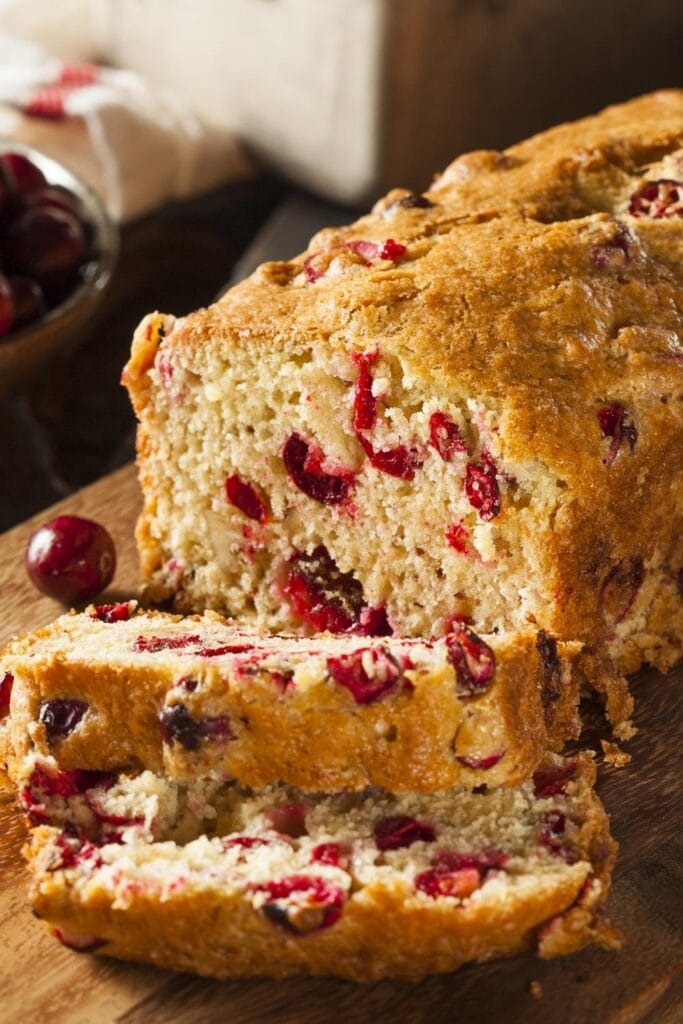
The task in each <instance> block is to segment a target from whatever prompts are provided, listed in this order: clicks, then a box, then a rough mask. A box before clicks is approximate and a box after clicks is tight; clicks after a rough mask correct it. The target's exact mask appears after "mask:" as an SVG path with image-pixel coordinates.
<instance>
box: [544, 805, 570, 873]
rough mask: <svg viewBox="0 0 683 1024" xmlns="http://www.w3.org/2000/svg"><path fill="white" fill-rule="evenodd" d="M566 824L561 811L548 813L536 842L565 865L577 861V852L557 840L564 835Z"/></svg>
mask: <svg viewBox="0 0 683 1024" xmlns="http://www.w3.org/2000/svg"><path fill="white" fill-rule="evenodd" d="M566 824H567V819H566V816H565V815H564V814H563V812H562V811H557V810H556V811H550V812H549V813H548V814H547V815H546V818H545V823H544V824H543V825H542V826H541V828H540V829H539V831H538V842H539V844H540V845H541V846H545V847H546V849H548V850H550V852H551V853H552V854H554V855H555V856H556V857H561V858H562V860H564V861H565V862H566V863H567V864H576V862H577V861H578V860H579V854H578V851H577V850H574V849H573V848H572V847H571V846H568V845H567V844H566V843H563V842H562V840H561V839H559V838H558V837H559V836H561V835H562V834H563V833H564V830H565V827H566Z"/></svg>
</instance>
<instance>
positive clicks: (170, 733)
mask: <svg viewBox="0 0 683 1024" xmlns="http://www.w3.org/2000/svg"><path fill="white" fill-rule="evenodd" d="M159 724H160V726H161V738H162V740H163V741H164V743H167V744H171V743H179V744H180V746H181V747H184V748H185V749H186V750H199V747H200V745H201V743H202V741H203V740H218V739H220V740H230V739H232V738H233V731H232V726H231V724H230V719H229V718H228V716H227V715H216V716H215V717H213V718H211V717H207V718H193V716H192V715H191V714H190V712H189V711H188V709H187V707H186V706H185V705H184V704H172V705H171V706H170V707H165V708H162V709H161V711H160V713H159Z"/></svg>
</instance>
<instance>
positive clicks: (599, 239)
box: [127, 90, 683, 671]
mask: <svg viewBox="0 0 683 1024" xmlns="http://www.w3.org/2000/svg"><path fill="white" fill-rule="evenodd" d="M682 148H683V93H681V92H679V91H675V90H670V91H661V92H658V93H654V94H652V95H650V96H645V97H642V98H640V99H637V100H633V101H632V102H630V103H626V104H622V105H620V106H617V107H611V108H609V109H608V110H606V111H604V112H603V113H602V114H600V115H598V116H596V117H592V118H587V119H584V120H583V121H578V122H576V123H574V124H571V125H563V126H560V127H558V128H554V129H551V130H550V131H548V132H544V133H542V134H540V135H538V136H535V137H534V138H533V139H529V140H527V141H526V142H523V143H521V144H520V145H518V146H513V147H511V149H509V150H508V151H507V152H506V153H504V154H498V153H488V152H480V153H472V154H466V155H465V156H463V157H460V158H459V159H457V160H456V161H454V163H453V164H452V165H451V166H450V167H449V168H448V169H447V170H446V171H445V172H444V174H443V175H442V176H441V177H440V178H439V179H438V180H437V181H436V182H435V184H434V186H433V188H432V189H431V190H430V191H429V193H428V196H429V198H430V200H431V201H432V202H433V203H435V205H434V206H433V207H432V208H428V209H424V208H415V207H412V208H411V207H405V206H404V207H401V206H400V205H398V206H397V205H396V200H397V199H400V198H401V196H402V195H405V193H401V192H394V193H390V195H389V196H388V197H387V198H386V199H385V200H383V201H382V202H380V203H379V204H378V205H377V207H376V208H375V211H374V212H373V213H372V214H369V215H368V216H367V217H364V218H361V220H359V221H358V222H356V223H355V224H354V225H351V226H349V227H348V228H344V229H329V230H326V231H324V232H321V233H319V235H318V236H316V238H314V239H313V240H312V242H311V246H310V248H309V250H308V251H307V253H305V254H304V255H303V256H302V257H301V258H299V259H297V260H294V261H291V262H290V263H271V264H265V265H264V266H263V267H261V268H260V269H259V270H258V271H257V272H256V273H255V274H254V275H253V276H252V277H251V278H250V279H249V280H247V281H245V282H243V283H242V284H240V285H238V286H237V287H236V288H233V289H231V290H230V291H229V292H228V293H227V294H226V296H225V297H224V298H223V299H222V300H221V301H220V302H219V303H217V304H215V305H213V306H211V307H210V308H209V309H205V310H200V311H198V312H197V313H194V314H191V315H190V316H189V317H186V318H185V319H184V320H183V321H181V322H179V324H178V325H177V327H176V329H175V330H174V332H173V344H174V346H176V348H177V350H178V351H182V352H183V354H184V358H185V359H186V360H188V361H189V363H190V364H192V363H193V361H195V362H196V361H197V360H196V358H195V357H197V356H198V354H199V353H200V352H201V351H202V350H203V349H204V348H205V347H206V346H207V345H208V346H211V347H214V348H215V350H216V351H218V352H220V353H222V354H223V356H224V358H225V359H226V360H227V359H229V356H230V353H231V352H232V351H235V350H239V349H241V348H243V347H245V346H249V349H250V350H251V351H253V352H254V353H255V354H258V353H259V352H262V353H266V352H273V351H280V350H281V351H282V352H287V351H292V352H293V351H297V352H299V351H305V350H306V348H307V347H308V346H310V345H312V344H315V345H317V346H322V347H326V348H327V349H329V351H330V352H331V353H334V352H335V351H340V350H344V351H346V350H348V349H349V348H351V349H354V348H355V349H358V348H362V349H363V350H367V349H368V348H370V347H371V346H372V345H373V344H375V343H378V344H379V343H380V342H381V346H382V350H383V352H386V353H388V354H389V355H390V356H391V357H392V358H394V359H396V360H398V361H399V362H400V364H401V366H402V367H403V368H404V370H405V372H406V373H408V374H409V375H410V376H411V377H412V379H414V380H415V381H419V382H421V386H422V387H423V389H424V390H425V391H426V392H427V393H429V394H430V395H434V396H435V397H442V398H443V399H444V400H446V399H447V398H448V397H449V395H451V396H452V395H453V394H458V395H461V396H462V395H469V394H471V395H474V396H476V397H477V398H478V399H481V400H483V401H485V402H486V403H487V405H488V406H489V407H490V408H492V409H494V410H495V412H496V415H497V421H498V424H499V427H500V430H499V433H498V443H499V447H500V454H501V457H503V458H505V459H508V460H511V461H514V462H516V463H521V464H524V463H525V462H528V461H529V460H533V462H534V464H536V465H540V466H542V467H544V471H545V472H547V474H548V477H549V478H550V479H552V480H553V481H559V484H558V486H560V487H561V489H562V492H563V495H564V497H563V499H562V502H561V503H560V505H559V507H558V508H557V509H556V510H555V513H554V514H553V517H552V519H551V521H549V522H547V523H546V524H544V525H543V527H542V528H541V529H539V531H538V534H537V536H536V546H537V556H538V565H539V573H540V576H539V580H538V585H539V587H541V588H542V591H543V593H544V595H545V598H546V602H545V607H544V609H543V611H542V613H541V614H540V616H539V618H538V624H539V625H540V626H542V627H543V628H545V629H547V630H549V631H550V632H553V633H554V634H555V635H557V636H560V637H562V638H578V639H580V640H582V641H584V642H586V643H589V644H596V643H600V642H605V643H607V644H608V645H610V649H611V650H612V653H614V654H615V656H616V658H617V662H618V668H620V669H621V670H622V671H623V670H627V671H633V670H634V669H636V668H637V667H638V665H639V664H640V663H641V662H642V661H643V660H644V659H645V658H647V659H648V660H649V661H651V662H653V663H654V664H656V665H659V666H660V667H661V668H663V669H665V668H668V667H670V665H671V664H672V663H673V662H674V661H675V660H676V658H678V657H680V654H681V649H682V646H683V599H682V596H681V594H680V589H679V587H678V585H677V583H676V579H677V574H678V572H679V570H680V568H681V565H682V564H683V551H682V550H681V539H680V538H681V536H682V535H683V508H682V501H681V495H680V480H681V467H682V466H683V429H682V420H681V394H682V383H681V382H682V380H683V373H682V372H681V360H683V350H682V349H681V347H680V345H681V343H680V333H681V302H682V294H683V293H682V289H681V258H682V255H683V222H682V221H681V219H680V217H677V216H673V217H661V218H654V217H638V218H634V217H632V216H630V214H629V200H630V197H631V195H632V194H633V193H634V191H635V190H636V189H637V188H638V187H639V186H640V185H641V184H642V183H643V182H644V181H646V180H648V178H649V177H650V172H649V170H648V168H649V166H650V165H652V164H653V163H655V162H657V161H661V160H665V159H669V158H671V159H672V160H673V156H672V154H674V153H675V152H676V151H679V150H681V149H682ZM679 159H680V158H679ZM667 166H668V165H667ZM662 173H664V172H662ZM666 174H667V176H669V177H671V175H673V171H671V170H668V171H667V172H666ZM681 176H682V175H681V173H679V174H678V177H679V178H680V177H681ZM620 232H621V233H622V234H623V233H624V232H626V234H625V235H623V237H624V238H626V239H627V241H624V242H623V245H624V246H625V247H626V248H625V249H624V250H623V251H622V250H619V252H618V253H617V255H618V256H619V255H620V254H621V256H623V257H624V258H623V261H622V265H619V266H609V267H603V266H602V265H601V263H600V260H598V259H597V257H595V255H594V254H595V253H596V252H609V251H610V247H612V250H613V251H615V252H616V250H617V249H618V248H619V246H618V245H617V246H616V248H615V238H616V239H618V238H619V237H620ZM387 235H391V236H392V237H393V238H395V239H397V240H399V241H400V243H401V244H403V245H406V246H407V252H406V256H405V258H402V259H401V260H399V261H398V262H396V263H391V264H389V265H387V264H386V263H383V264H381V265H380V266H370V267H367V268H365V270H364V272H362V273H360V272H350V273H344V272H343V271H344V269H345V268H346V267H347V265H348V268H350V270H351V271H357V270H358V266H357V264H358V263H359V259H360V258H359V257H358V254H357V253H355V252H354V251H353V250H348V249H342V250H340V248H339V247H340V246H343V245H344V243H346V242H349V241H351V240H354V239H358V238H362V239H366V240H370V241H373V240H374V241H379V240H384V239H386V237H387ZM332 255H333V256H334V259H335V260H337V262H338V264H339V265H340V267H341V271H342V272H340V273H335V274H332V275H329V276H325V275H324V274H323V275H322V276H320V277H319V279H316V280H315V281H314V282H313V283H311V282H310V281H308V280H307V279H306V274H305V273H304V269H305V260H306V259H309V258H311V257H314V258H315V259H316V260H322V261H323V264H321V266H322V268H323V269H325V265H326V264H325V261H326V260H327V261H329V259H330V258H331V256H332ZM361 262H362V261H361ZM316 266H317V264H316ZM141 345H142V342H141V341H140V338H139V336H137V340H136V342H135V343H134V353H137V352H138V350H139V348H140V346H141ZM143 363H144V361H143ZM127 384H128V387H129V389H130V392H131V397H132V400H133V403H134V405H135V408H136V412H137V414H138V416H139V417H140V418H141V420H142V421H143V424H142V427H141V433H140V442H139V462H140V473H141V482H142V486H143V491H144V492H145V496H146V506H145V511H144V512H143V517H142V520H141V524H140V527H139V529H138V543H139V545H140V550H141V555H142V560H143V573H144V575H145V577H147V578H150V577H152V576H153V575H154V573H155V572H157V571H159V570H160V569H161V567H162V566H163V564H164V562H165V560H166V559H167V558H168V557H169V552H168V550H165V547H164V542H163V538H161V537H160V536H158V535H155V531H154V530H153V529H152V527H151V523H152V521H153V520H154V515H155V509H154V493H155V488H156V486H157V483H158V482H157V480H156V478H155V477H154V475H153V474H151V473H150V471H149V466H150V462H151V460H152V459H153V458H158V457H159V456H158V453H156V451H155V445H156V439H153V437H152V434H153V432H154V430H158V429H160V425H159V424H156V425H155V423H154V417H153V416H150V410H149V400H150V395H149V385H148V379H147V377H146V373H145V372H144V370H143V369H142V368H141V363H140V359H139V356H138V355H137V354H134V356H133V359H132V362H131V364H130V365H129V369H128V374H127ZM609 403H622V404H623V405H624V406H625V407H627V408H628V410H629V413H630V415H631V416H632V417H633V421H634V423H635V424H636V427H637V431H638V439H637V443H635V444H634V446H633V450H632V451H629V452H628V454H627V455H623V456H622V457H620V458H617V459H615V460H613V461H611V462H609V461H608V460H607V459H604V458H603V457H601V456H602V452H603V448H604V439H603V437H602V436H601V430H600V426H599V423H598V419H597V411H598V409H599V408H600V407H601V406H604V405H605V404H609ZM513 514H514V509H511V508H510V507H509V506H507V507H506V506H504V507H503V509H502V510H501V513H500V516H499V517H498V520H497V522H498V523H500V524H501V525H503V526H504V525H505V523H506V521H509V517H511V516H512V515H513ZM158 532H159V531H158V529H157V531H156V534H158ZM629 566H631V567H632V570H633V571H632V573H631V577H630V578H629V573H628V571H627V570H628V567H629ZM641 570H642V574H643V576H644V580H645V582H644V584H643V586H647V585H648V581H650V580H651V581H653V584H652V588H651V589H652V593H651V599H650V600H649V601H648V603H647V605H646V606H644V607H643V608H639V609H638V613H637V614H638V617H639V618H640V619H642V621H641V622H639V624H638V626H637V627H635V626H634V629H633V630H631V625H630V623H628V622H625V623H624V622H622V619H623V618H624V608H625V607H626V605H628V602H629V588H630V587H632V586H635V582H634V581H637V578H638V577H639V574H640V573H641ZM615 574H616V575H615ZM615 580H616V581H617V582H618V581H619V580H621V583H622V591H623V592H622V593H621V594H619V593H617V594H616V596H614V594H613V593H612V592H613V590H614V585H615ZM152 585H153V587H155V588H156V590H157V592H158V593H162V592H163V591H164V585H163V583H162V582H161V580H160V578H157V579H156V580H154V581H153V584H152ZM610 588H611V589H610ZM175 589H176V588H175V587H173V585H172V584H171V585H169V586H168V587H167V588H166V592H167V593H168V591H169V590H170V591H174V590H175ZM610 595H611V596H612V600H611V606H610V600H608V597H609V596H610ZM206 596H207V594H206V593H205V592H202V591H201V589H198V590H196V591H194V590H193V589H192V587H191V586H190V587H189V589H188V590H187V591H186V592H182V591H180V592H178V594H177V601H178V605H179V607H184V608H189V607H192V605H193V603H194V604H196V603H197V601H199V600H200V599H201V598H205V597H206ZM214 597H215V595H214ZM216 600H217V601H218V603H219V604H220V600H219V599H218V598H216ZM648 608H649V609H650V611H648ZM475 625H476V623H475ZM631 632H632V633H633V636H632V637H630V633H631Z"/></svg>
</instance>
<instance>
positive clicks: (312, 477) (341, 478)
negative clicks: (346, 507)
mask: <svg viewBox="0 0 683 1024" xmlns="http://www.w3.org/2000/svg"><path fill="white" fill-rule="evenodd" d="M282 458H283V460H284V463H285V468H286V469H287V472H288V473H289V476H290V477H291V479H292V480H293V482H294V483H295V484H296V486H297V487H298V488H299V490H300V491H303V493H304V494H307V495H308V497H309V498H313V499H314V500H315V501H319V502H321V504H323V505H340V504H341V503H342V502H343V501H345V500H346V498H347V496H348V493H349V490H350V488H351V486H352V484H353V474H352V473H349V472H347V471H345V472H343V473H337V474H332V473H326V472H325V471H324V470H323V468H322V464H323V462H324V456H323V454H322V452H321V450H320V448H318V446H317V445H313V444H311V443H310V442H308V441H305V440H304V438H303V437H301V435H300V434H292V435H291V437H290V438H289V439H288V441H287V442H286V444H285V446H284V448H283V450H282Z"/></svg>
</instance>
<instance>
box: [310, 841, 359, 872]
mask: <svg viewBox="0 0 683 1024" xmlns="http://www.w3.org/2000/svg"><path fill="white" fill-rule="evenodd" d="M349 852H350V851H349V849H348V847H347V846H346V845H343V844H342V843H318V845H317V846H314V847H313V849H312V850H311V861H312V862H313V863H314V864H329V865H331V867H334V868H342V870H343V871H346V869H347V868H348V866H349Z"/></svg>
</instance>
